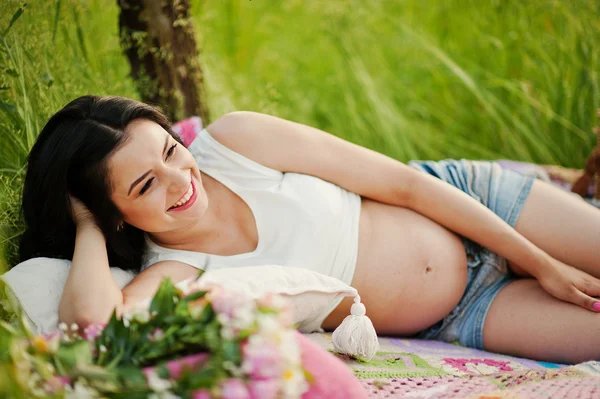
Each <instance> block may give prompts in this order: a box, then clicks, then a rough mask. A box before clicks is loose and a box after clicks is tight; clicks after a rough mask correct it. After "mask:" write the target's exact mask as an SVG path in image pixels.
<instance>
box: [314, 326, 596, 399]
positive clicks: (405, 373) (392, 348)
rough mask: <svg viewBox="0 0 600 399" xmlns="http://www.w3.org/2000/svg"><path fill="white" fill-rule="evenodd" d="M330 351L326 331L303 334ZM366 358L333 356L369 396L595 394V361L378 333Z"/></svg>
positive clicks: (585, 398) (514, 398)
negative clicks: (549, 359) (567, 361)
mask: <svg viewBox="0 0 600 399" xmlns="http://www.w3.org/2000/svg"><path fill="white" fill-rule="evenodd" d="M308 337H309V338H310V339H311V340H312V341H313V342H316V343H318V344H319V345H321V346H322V347H324V348H326V349H328V350H331V351H333V346H332V344H331V334H325V333H324V334H309V335H308ZM379 342H380V346H381V347H380V351H379V352H378V353H377V356H376V357H375V358H373V359H372V360H371V361H370V362H368V363H365V362H361V361H356V360H352V359H350V358H348V357H346V356H341V355H338V356H339V357H340V358H341V359H342V360H343V361H344V362H345V363H346V364H347V365H348V366H349V367H350V368H351V369H352V370H353V371H354V373H355V374H356V376H357V377H358V378H359V380H360V382H361V384H362V385H363V387H364V388H365V389H366V390H367V392H368V393H369V397H370V398H413V399H424V398H428V399H434V398H444V399H458V398H461V399H463V398H464V399H467V398H468V399H493V398H510V399H538V398H552V399H560V398H569V399H571V398H582V399H597V398H600V362H586V363H581V364H578V365H574V366H567V365H561V364H555V363H546V362H538V361H534V360H529V359H522V358H517V357H511V356H505V355H500V354H496V353H491V352H485V351H481V350H477V349H472V348H466V347H462V346H458V345H453V344H448V343H445V342H438V341H427V340H420V339H403V338H385V337H380V338H379Z"/></svg>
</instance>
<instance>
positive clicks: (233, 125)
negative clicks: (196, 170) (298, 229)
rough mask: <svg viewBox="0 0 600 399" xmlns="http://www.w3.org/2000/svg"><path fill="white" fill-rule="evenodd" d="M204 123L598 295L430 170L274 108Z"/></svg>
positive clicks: (266, 158) (259, 156) (582, 294)
mask: <svg viewBox="0 0 600 399" xmlns="http://www.w3.org/2000/svg"><path fill="white" fill-rule="evenodd" d="M207 130H208V131H209V133H210V134H211V135H212V136H213V137H214V138H215V139H217V140H218V141H219V142H221V143H222V144H223V145H225V146H227V147H229V148H230V149H232V150H234V151H236V152H238V153H240V154H242V155H244V156H246V157H248V158H250V159H252V160H254V161H256V162H258V163H261V164H263V165H265V166H268V167H270V168H272V169H276V170H279V171H281V172H296V173H304V174H308V175H312V176H316V177H319V178H321V179H323V180H327V181H329V182H331V183H334V184H336V185H338V186H340V187H343V188H345V189H346V190H348V191H352V192H355V193H357V194H359V195H361V196H363V197H368V198H372V199H374V200H377V201H380V202H383V203H386V204H390V205H396V206H402V207H407V208H411V209H413V210H415V211H417V212H419V213H421V214H423V215H424V216H427V217H428V218H430V219H432V220H434V221H436V222H437V223H439V224H440V225H442V226H444V227H446V228H448V229H450V230H452V231H455V232H457V233H459V234H461V235H463V236H465V237H467V238H470V239H472V240H473V241H475V242H477V243H479V244H481V245H483V246H485V247H487V248H488V249H490V250H491V251H493V252H496V253H498V254H499V255H501V256H503V257H505V258H506V259H508V260H509V261H511V262H512V263H513V264H515V263H516V264H518V265H519V266H520V267H521V268H522V269H524V271H525V272H526V273H528V274H531V275H533V276H535V277H536V278H537V279H538V280H539V282H540V284H541V285H542V287H544V289H545V290H546V291H547V292H549V293H550V294H552V295H553V296H555V297H557V298H559V299H562V300H565V301H569V302H573V303H575V304H578V305H580V306H582V307H585V308H587V309H590V310H591V309H592V308H593V306H592V305H593V304H594V303H595V301H596V300H595V299H594V298H592V297H591V296H590V295H588V294H586V292H592V291H593V292H596V290H600V280H598V279H595V278H594V277H592V276H590V275H588V274H586V273H584V272H581V271H580V270H577V269H574V268H572V267H571V266H568V265H565V264H563V263H561V262H559V261H558V260H556V259H554V258H552V257H551V256H550V255H548V254H547V253H546V252H544V251H543V250H542V249H540V248H538V247H537V246H535V245H534V244H533V243H531V242H530V241H529V240H527V239H526V238H525V237H524V236H522V235H521V234H520V233H519V232H517V231H516V230H515V229H513V228H512V227H511V226H510V225H508V224H507V223H506V222H505V221H504V220H502V219H501V218H500V217H498V216H497V215H496V214H494V213H493V212H492V211H490V210H489V209H488V208H486V207H485V206H483V205H482V204H481V203H479V202H478V201H476V200H475V199H473V198H471V197H470V196H469V195H467V194H465V193H463V192H462V191H461V190H459V189H457V188H456V187H453V186H451V185H449V184H447V183H445V182H443V181H441V180H438V179H436V178H435V177H433V176H429V175H427V174H425V173H422V172H419V171H417V170H416V169H414V168H411V167H409V166H407V165H404V164H403V163H401V162H398V161H396V160H394V159H392V158H389V157H387V156H385V155H383V154H380V153H377V152H375V151H371V150H369V149H366V148H363V147H360V146H358V145H355V144H352V143H350V142H348V141H345V140H342V139H340V138H337V137H335V136H333V135H331V134H327V133H325V132H323V131H321V130H318V129H315V128H312V127H309V126H305V125H302V124H299V123H294V122H289V121H286V120H283V119H280V118H276V117H273V116H268V115H263V114H258V113H253V112H234V113H231V114H227V115H225V116H224V117H221V118H219V119H218V120H216V121H215V122H214V123H212V124H211V125H210V126H208V128H207ZM591 288H593V290H592V289H591Z"/></svg>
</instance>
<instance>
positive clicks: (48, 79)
mask: <svg viewBox="0 0 600 399" xmlns="http://www.w3.org/2000/svg"><path fill="white" fill-rule="evenodd" d="M40 82H42V83H43V84H45V85H46V87H50V86H52V85H53V84H54V77H53V76H52V74H51V73H50V72H44V73H43V74H42V75H41V76H40Z"/></svg>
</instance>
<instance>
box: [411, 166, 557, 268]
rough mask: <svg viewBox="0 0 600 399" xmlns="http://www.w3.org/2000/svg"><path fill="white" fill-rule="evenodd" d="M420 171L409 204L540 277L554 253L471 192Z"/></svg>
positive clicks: (415, 209) (417, 210)
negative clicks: (513, 226)
mask: <svg viewBox="0 0 600 399" xmlns="http://www.w3.org/2000/svg"><path fill="white" fill-rule="evenodd" d="M417 173H419V176H418V177H416V178H415V183H414V184H413V187H412V190H411V195H410V199H409V201H408V204H407V207H408V208H410V209H413V210H414V211H416V212H419V213H420V214H422V215H424V216H427V217H428V218H429V219H432V220H434V221H436V222H437V223H439V224H441V225H442V226H444V227H446V228H447V229H449V230H452V231H454V232H456V233H458V234H460V235H462V236H465V237H467V238H469V239H471V240H473V241H474V242H477V243H478V244H480V245H482V246H484V247H485V248H488V249H489V250H491V251H492V252H495V253H497V254H498V255H500V256H502V257H504V258H506V259H507V260H509V261H510V262H511V263H513V264H518V265H519V266H521V267H522V268H523V269H524V270H523V271H524V272H525V273H523V272H521V273H520V274H529V275H531V276H535V277H539V275H540V273H541V272H542V270H544V269H545V268H546V266H548V265H549V263H550V256H549V255H548V254H547V253H546V252H545V251H543V250H542V249H540V248H538V247H537V246H536V245H534V244H533V243H532V242H531V241H529V240H528V239H527V238H525V237H524V236H523V235H521V234H520V233H519V232H517V231H516V230H515V229H514V228H512V227H511V226H510V225H509V224H508V223H506V222H505V221H504V220H503V219H502V218H500V217H499V216H498V215H496V214H495V213H494V212H492V211H491V210H490V209H488V208H487V207H486V206H484V205H483V204H481V203H480V202H479V201H477V200H476V199H474V198H472V197H471V196H470V195H468V194H466V193H464V192H463V191H461V190H459V189H457V188H456V187H453V186H451V185H450V184H447V183H445V182H443V181H441V180H439V179H437V178H435V177H433V176H430V175H427V174H425V173H420V172H418V171H417Z"/></svg>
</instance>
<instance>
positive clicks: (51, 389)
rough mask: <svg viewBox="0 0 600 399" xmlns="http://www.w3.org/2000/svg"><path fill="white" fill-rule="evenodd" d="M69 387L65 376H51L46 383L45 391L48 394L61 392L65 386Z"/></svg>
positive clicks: (68, 381) (69, 383) (67, 378)
mask: <svg viewBox="0 0 600 399" xmlns="http://www.w3.org/2000/svg"><path fill="white" fill-rule="evenodd" d="M67 385H71V380H70V379H69V377H66V376H52V377H50V379H49V380H48V381H46V387H45V388H46V391H47V393H49V394H57V393H59V392H62V391H63V390H64V388H65V386H67Z"/></svg>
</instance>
